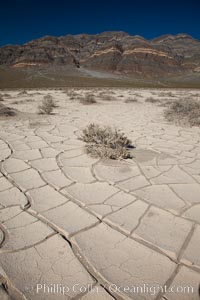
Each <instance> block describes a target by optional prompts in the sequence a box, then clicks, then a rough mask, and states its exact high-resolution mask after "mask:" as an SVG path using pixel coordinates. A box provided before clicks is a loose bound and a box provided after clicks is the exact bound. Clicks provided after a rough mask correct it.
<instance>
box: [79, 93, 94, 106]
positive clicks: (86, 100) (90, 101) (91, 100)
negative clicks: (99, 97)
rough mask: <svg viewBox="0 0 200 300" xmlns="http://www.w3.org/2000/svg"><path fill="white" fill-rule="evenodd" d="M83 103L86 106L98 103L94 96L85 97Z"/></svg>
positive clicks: (87, 95) (82, 99)
mask: <svg viewBox="0 0 200 300" xmlns="http://www.w3.org/2000/svg"><path fill="white" fill-rule="evenodd" d="M81 103H82V104H85V105H89V104H94V103H97V101H96V100H95V98H94V95H93V94H86V95H85V97H83V98H81Z"/></svg>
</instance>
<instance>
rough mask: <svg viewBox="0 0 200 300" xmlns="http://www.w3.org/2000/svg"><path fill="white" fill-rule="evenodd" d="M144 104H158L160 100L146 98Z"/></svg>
mask: <svg viewBox="0 0 200 300" xmlns="http://www.w3.org/2000/svg"><path fill="white" fill-rule="evenodd" d="M145 102H149V103H159V102H160V100H159V99H156V98H153V97H149V98H146V100H145Z"/></svg>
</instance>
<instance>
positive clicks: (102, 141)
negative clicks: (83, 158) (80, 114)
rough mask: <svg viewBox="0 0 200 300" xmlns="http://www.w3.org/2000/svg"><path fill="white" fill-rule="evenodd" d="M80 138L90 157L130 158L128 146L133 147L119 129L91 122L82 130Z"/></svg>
mask: <svg viewBox="0 0 200 300" xmlns="http://www.w3.org/2000/svg"><path fill="white" fill-rule="evenodd" d="M81 139H82V140H83V141H84V142H85V143H86V150H87V153H89V154H90V155H91V156H92V157H95V158H97V157H100V158H111V159H119V158H131V154H130V151H129V148H133V146H132V142H131V141H130V140H129V139H128V138H127V137H126V136H125V134H124V133H122V132H121V131H119V130H116V129H112V128H110V127H101V126H100V125H98V124H93V123H92V124H90V125H89V126H88V127H86V128H85V129H84V130H83V135H82V137H81Z"/></svg>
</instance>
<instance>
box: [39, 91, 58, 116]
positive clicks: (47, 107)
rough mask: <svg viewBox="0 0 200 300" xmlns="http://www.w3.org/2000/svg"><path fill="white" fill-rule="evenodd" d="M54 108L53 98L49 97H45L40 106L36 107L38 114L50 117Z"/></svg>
mask: <svg viewBox="0 0 200 300" xmlns="http://www.w3.org/2000/svg"><path fill="white" fill-rule="evenodd" d="M55 107H56V104H55V102H54V100H53V97H52V96H51V95H45V96H44V98H43V101H42V104H41V105H39V106H38V108H39V114H46V115H50V114H51V113H52V112H53V109H54V108H55Z"/></svg>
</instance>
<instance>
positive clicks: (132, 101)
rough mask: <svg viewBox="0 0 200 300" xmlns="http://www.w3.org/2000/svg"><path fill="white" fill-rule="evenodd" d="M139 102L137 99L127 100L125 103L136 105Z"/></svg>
mask: <svg viewBox="0 0 200 300" xmlns="http://www.w3.org/2000/svg"><path fill="white" fill-rule="evenodd" d="M136 102H138V99H137V98H128V99H126V101H125V103H136Z"/></svg>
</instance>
